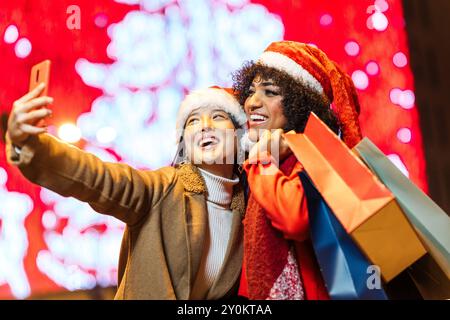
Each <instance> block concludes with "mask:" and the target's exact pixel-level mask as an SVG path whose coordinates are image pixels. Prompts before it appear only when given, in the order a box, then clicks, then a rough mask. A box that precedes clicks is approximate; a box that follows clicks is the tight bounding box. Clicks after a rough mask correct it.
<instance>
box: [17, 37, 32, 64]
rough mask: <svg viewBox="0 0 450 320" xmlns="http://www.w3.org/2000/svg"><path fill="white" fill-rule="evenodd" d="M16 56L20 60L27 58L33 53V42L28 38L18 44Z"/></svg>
mask: <svg viewBox="0 0 450 320" xmlns="http://www.w3.org/2000/svg"><path fill="white" fill-rule="evenodd" d="M15 51H16V56H17V57H18V58H22V59H23V58H26V57H28V55H29V54H30V53H31V42H30V41H29V40H28V39H27V38H22V39H20V40H19V41H17V43H16V47H15Z"/></svg>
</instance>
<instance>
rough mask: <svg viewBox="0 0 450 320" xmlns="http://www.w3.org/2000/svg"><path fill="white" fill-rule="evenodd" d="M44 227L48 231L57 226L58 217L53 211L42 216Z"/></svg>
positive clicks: (48, 211)
mask: <svg viewBox="0 0 450 320" xmlns="http://www.w3.org/2000/svg"><path fill="white" fill-rule="evenodd" d="M42 225H43V226H44V228H46V229H53V228H54V227H55V226H56V215H55V213H54V212H53V211H51V210H47V211H45V212H44V213H43V214H42Z"/></svg>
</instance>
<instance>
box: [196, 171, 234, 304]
mask: <svg viewBox="0 0 450 320" xmlns="http://www.w3.org/2000/svg"><path fill="white" fill-rule="evenodd" d="M199 171H200V173H201V175H202V177H203V179H204V181H205V184H206V189H207V195H206V205H207V209H208V225H209V228H207V233H206V237H205V245H204V248H203V254H202V261H201V263H200V267H199V270H198V273H197V276H196V278H195V282H194V286H193V289H192V294H191V299H205V298H206V294H207V293H208V291H209V289H210V288H211V286H212V284H213V283H214V281H215V279H216V278H217V276H218V274H219V272H220V269H221V267H222V264H223V260H224V257H225V253H226V251H227V247H228V242H229V240H230V233H231V224H232V221H233V215H232V212H231V210H230V205H231V199H232V197H233V186H234V185H236V184H237V183H239V178H238V177H235V178H234V179H226V178H223V177H220V176H216V175H214V174H212V173H210V172H208V171H205V170H202V169H199Z"/></svg>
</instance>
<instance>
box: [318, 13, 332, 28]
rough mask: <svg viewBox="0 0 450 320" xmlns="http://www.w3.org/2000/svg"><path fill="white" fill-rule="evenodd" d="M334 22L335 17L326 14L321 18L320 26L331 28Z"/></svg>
mask: <svg viewBox="0 0 450 320" xmlns="http://www.w3.org/2000/svg"><path fill="white" fill-rule="evenodd" d="M332 22H333V17H332V16H330V15H329V14H324V15H322V16H321V17H320V24H321V25H322V26H329V25H330V24H331V23H332Z"/></svg>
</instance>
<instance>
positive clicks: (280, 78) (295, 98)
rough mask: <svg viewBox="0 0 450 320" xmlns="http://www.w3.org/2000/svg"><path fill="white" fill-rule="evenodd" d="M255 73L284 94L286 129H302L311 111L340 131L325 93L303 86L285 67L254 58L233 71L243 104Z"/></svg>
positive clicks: (234, 82)
mask: <svg viewBox="0 0 450 320" xmlns="http://www.w3.org/2000/svg"><path fill="white" fill-rule="evenodd" d="M256 76H259V77H261V78H262V79H265V80H268V79H271V80H272V81H273V82H274V84H275V85H277V86H278V87H280V94H281V95H282V96H283V100H282V104H283V114H284V116H285V117H286V119H287V124H286V126H285V127H284V128H283V129H284V130H285V131H290V130H294V131H296V132H299V133H301V132H303V131H304V130H305V126H306V121H307V120H308V117H309V114H310V112H311V111H312V112H314V113H315V114H316V115H317V116H318V117H319V118H320V119H321V120H322V121H323V122H325V123H326V124H327V125H328V126H329V127H330V129H331V130H333V131H334V132H335V133H336V134H337V133H338V131H339V122H338V119H337V117H336V115H335V114H334V112H333V110H332V109H331V108H330V102H329V101H328V99H327V98H326V96H322V95H320V94H319V93H317V92H315V91H313V90H311V89H310V88H308V87H306V86H305V85H303V84H302V83H300V82H299V81H297V80H295V79H294V78H293V77H292V76H290V75H289V74H288V73H286V72H284V71H280V70H277V69H275V68H271V67H268V66H264V65H262V64H259V63H254V62H253V61H249V62H246V63H245V64H244V65H243V66H242V68H241V69H239V70H237V71H236V72H234V73H233V75H232V78H233V89H234V90H235V91H236V93H237V97H238V100H239V103H240V104H241V105H244V103H245V100H247V98H248V96H249V88H250V86H251V85H252V83H253V80H254V79H255V77H256Z"/></svg>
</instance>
